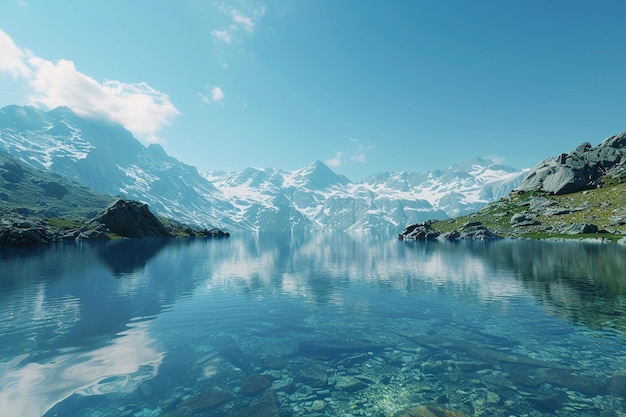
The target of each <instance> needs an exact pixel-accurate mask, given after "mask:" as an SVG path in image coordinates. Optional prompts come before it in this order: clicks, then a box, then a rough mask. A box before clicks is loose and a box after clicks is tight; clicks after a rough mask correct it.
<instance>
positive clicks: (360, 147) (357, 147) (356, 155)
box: [348, 138, 372, 163]
mask: <svg viewBox="0 0 626 417" xmlns="http://www.w3.org/2000/svg"><path fill="white" fill-rule="evenodd" d="M348 140H349V141H350V142H351V143H352V144H353V149H352V150H351V152H350V160H351V161H352V162H358V163H364V162H366V161H367V156H366V154H367V152H368V151H369V150H370V149H372V146H371V145H365V144H363V143H361V141H359V140H358V139H357V138H349V139H348Z"/></svg>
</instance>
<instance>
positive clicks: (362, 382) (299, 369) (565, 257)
mask: <svg viewBox="0 0 626 417" xmlns="http://www.w3.org/2000/svg"><path fill="white" fill-rule="evenodd" d="M625 292H626V248H625V247H623V246H620V245H616V244H610V245H607V244H604V245H602V244H588V243H587V244H584V243H558V242H532V241H503V242H495V243H482V242H467V243H458V244H449V243H438V242H434V243H433V242H428V243H424V242H404V241H398V240H396V239H393V238H389V239H387V238H375V237H373V236H368V235H343V234H339V235H336V234H335V235H331V234H320V235H312V236H289V235H271V234H267V235H260V236H254V235H241V236H236V235H235V236H232V237H231V238H230V239H226V240H203V239H197V240H127V241H115V242H107V243H69V244H63V245H57V246H52V247H49V248H43V247H42V248H29V249H17V250H13V249H12V250H3V251H1V252H0V415H1V416H3V417H40V416H46V417H47V416H90V417H95V416H135V417H152V416H164V417H172V416H179V417H180V416H255V415H256V416H277V417H278V416H279V417H288V416H293V417H295V416H315V415H317V416H345V417H347V416H380V417H382V416H393V415H394V413H398V414H397V415H410V414H401V413H400V412H401V410H404V409H407V408H410V407H416V406H420V405H421V406H424V407H430V410H434V411H438V412H448V413H452V411H455V412H457V413H464V414H448V415H459V416H462V415H471V416H518V417H521V416H548V415H556V416H616V417H617V416H623V415H624V412H625V410H626V406H625V404H624V401H625V397H626V295H625ZM425 409H426V408H420V409H417V410H414V413H415V414H412V415H421V414H417V413H418V412H419V410H421V411H424V410H425Z"/></svg>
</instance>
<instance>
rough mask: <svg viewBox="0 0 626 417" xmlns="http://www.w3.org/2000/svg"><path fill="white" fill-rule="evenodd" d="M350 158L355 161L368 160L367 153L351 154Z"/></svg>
mask: <svg viewBox="0 0 626 417" xmlns="http://www.w3.org/2000/svg"><path fill="white" fill-rule="evenodd" d="M350 160H351V161H353V162H365V161H366V157H365V153H357V154H352V155H350Z"/></svg>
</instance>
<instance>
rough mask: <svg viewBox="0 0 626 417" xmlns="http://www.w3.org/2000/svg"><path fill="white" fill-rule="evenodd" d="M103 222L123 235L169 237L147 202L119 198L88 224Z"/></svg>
mask: <svg viewBox="0 0 626 417" xmlns="http://www.w3.org/2000/svg"><path fill="white" fill-rule="evenodd" d="M94 223H96V224H98V223H99V224H103V225H104V226H106V228H107V229H108V230H109V231H111V232H113V233H115V234H116V235H119V236H123V237H169V236H171V235H170V233H169V232H168V231H167V229H166V228H165V226H164V225H163V223H161V222H160V221H159V219H157V218H156V216H155V215H154V214H152V213H151V212H150V209H149V208H148V205H147V204H144V203H140V202H138V201H130V200H124V199H119V200H117V201H115V202H114V203H112V204H111V205H109V206H108V207H107V208H106V209H105V210H104V211H103V212H102V213H100V214H98V215H97V216H96V217H94V218H93V219H92V220H91V221H90V224H94Z"/></svg>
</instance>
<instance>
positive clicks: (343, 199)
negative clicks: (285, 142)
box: [202, 158, 526, 231]
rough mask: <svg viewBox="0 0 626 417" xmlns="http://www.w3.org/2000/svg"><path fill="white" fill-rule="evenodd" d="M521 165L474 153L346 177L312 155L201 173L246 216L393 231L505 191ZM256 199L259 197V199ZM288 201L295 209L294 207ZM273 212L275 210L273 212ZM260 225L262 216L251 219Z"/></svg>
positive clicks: (476, 205)
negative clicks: (435, 164) (278, 165)
mask: <svg viewBox="0 0 626 417" xmlns="http://www.w3.org/2000/svg"><path fill="white" fill-rule="evenodd" d="M525 173H526V172H525V171H519V170H515V169H513V168H510V167H506V166H503V165H497V164H494V163H493V162H491V161H489V160H487V159H481V158H474V159H472V160H470V161H468V162H464V163H459V164H456V165H453V166H451V167H449V168H447V169H445V170H443V171H436V172H398V173H380V174H377V175H374V176H371V177H368V178H366V179H365V180H363V181H362V182H359V183H354V182H351V181H349V180H348V179H347V178H345V177H343V176H339V175H337V174H335V173H334V172H333V171H332V170H330V168H328V167H327V166H326V165H324V164H323V163H322V162H320V161H317V162H314V163H312V164H310V165H307V166H306V167H304V168H303V169H300V170H296V171H285V170H278V169H275V168H265V169H262V168H247V169H245V170H243V171H241V172H231V173H225V172H216V171H211V172H206V173H203V174H202V175H203V176H204V177H205V178H206V179H207V180H209V181H210V182H211V183H213V184H214V185H215V186H216V187H217V188H218V189H219V190H220V191H222V192H223V193H224V195H227V196H228V197H229V198H230V199H231V201H233V202H234V203H235V204H236V205H237V206H238V207H240V208H241V214H242V216H243V217H244V218H246V219H248V220H249V221H251V222H254V221H253V218H254V217H255V216H259V215H262V217H263V218H265V219H267V218H268V214H267V213H266V212H265V211H264V210H263V209H260V207H261V206H264V207H265V208H266V210H267V209H269V210H270V212H272V213H278V212H281V213H285V212H288V211H291V212H292V215H293V218H294V219H296V218H297V220H298V221H303V220H302V219H300V218H299V215H304V216H305V218H306V219H308V220H309V221H312V222H313V223H312V225H311V228H316V227H317V228H319V229H324V230H349V231H351V230H355V231H357V230H358V231H361V230H376V231H381V230H385V231H395V230H398V228H399V227H402V225H407V224H412V223H417V222H421V221H425V220H428V219H445V218H448V217H452V216H457V215H462V214H467V213H471V212H473V211H476V210H478V209H480V208H481V207H483V206H485V205H486V204H488V203H490V202H492V201H494V200H497V199H499V198H501V197H504V196H507V195H508V194H509V192H510V191H511V190H512V189H514V188H515V187H516V186H517V185H519V184H520V183H521V181H522V180H523V178H524V175H525ZM259 202H262V204H259ZM294 209H295V211H294ZM276 216H277V217H279V216H278V214H277V215H276ZM257 225H258V226H260V227H262V222H261V223H257Z"/></svg>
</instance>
